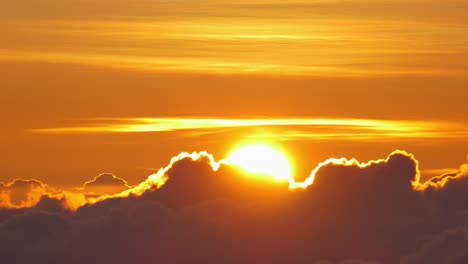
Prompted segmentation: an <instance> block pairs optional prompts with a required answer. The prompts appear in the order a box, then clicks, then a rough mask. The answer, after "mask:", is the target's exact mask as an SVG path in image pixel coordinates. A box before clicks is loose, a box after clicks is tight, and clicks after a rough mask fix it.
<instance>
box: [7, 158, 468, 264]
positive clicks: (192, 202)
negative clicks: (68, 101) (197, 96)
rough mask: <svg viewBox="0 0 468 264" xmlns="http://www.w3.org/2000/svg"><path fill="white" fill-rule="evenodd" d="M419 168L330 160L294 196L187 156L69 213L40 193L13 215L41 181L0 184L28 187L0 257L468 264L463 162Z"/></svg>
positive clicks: (394, 162)
mask: <svg viewBox="0 0 468 264" xmlns="http://www.w3.org/2000/svg"><path fill="white" fill-rule="evenodd" d="M418 165H419V164H418V161H417V160H416V159H415V158H414V157H413V156H412V155H411V154H408V153H406V152H404V151H394V152H393V153H391V154H390V155H389V156H388V157H387V158H386V159H381V160H375V161H370V162H367V163H360V162H358V161H356V160H346V159H330V160H328V161H325V162H323V163H321V164H320V165H319V166H318V167H317V168H316V169H315V170H314V171H313V172H312V173H311V176H310V177H309V178H308V180H306V181H305V182H304V183H303V186H300V187H299V186H291V185H290V184H289V183H288V182H279V181H272V180H270V179H267V178H264V177H263V178H262V177H251V176H249V175H246V173H245V172H242V171H240V170H238V169H236V168H234V167H232V166H230V165H229V164H225V163H223V162H216V161H215V160H214V158H213V156H211V155H210V154H208V153H206V152H201V153H192V154H189V153H182V154H180V155H178V156H176V157H174V158H173V159H172V160H171V162H170V164H169V165H168V166H167V167H165V168H162V169H161V170H160V171H159V172H158V173H156V174H154V175H151V176H150V177H149V178H148V179H147V180H146V181H145V182H143V183H141V184H139V185H137V186H134V187H132V188H128V187H129V186H126V188H128V189H127V190H124V191H123V192H120V193H118V194H112V195H109V194H106V195H102V196H100V197H99V198H96V197H93V198H92V199H91V198H88V200H87V203H86V204H84V205H83V206H81V207H77V209H76V210H75V211H70V210H67V208H66V207H63V204H64V203H63V200H60V199H59V198H60V197H59V198H54V197H52V196H47V195H43V196H42V197H41V198H40V199H39V201H38V203H37V204H36V205H34V206H32V207H28V208H18V207H20V205H21V204H22V201H29V200H31V199H29V198H28V197H32V196H31V195H29V194H27V193H28V192H27V191H24V190H36V189H37V188H38V186H39V187H40V186H42V185H43V184H41V183H38V182H26V181H25V182H19V183H15V184H2V187H1V188H2V195H5V193H7V191H11V190H12V188H13V186H14V185H16V186H27V188H23V187H22V188H23V189H21V188H20V189H21V190H23V191H22V192H20V194H21V195H19V194H15V195H14V197H13V196H12V197H10V198H9V200H8V201H9V203H14V204H15V206H14V207H13V206H5V205H2V206H3V207H8V208H4V209H1V210H0V238H2V239H0V254H1V256H2V260H4V261H5V262H6V263H31V262H35V263H51V262H66V263H85V262H90V261H92V262H96V263H155V262H156V263H194V262H196V263H389V264H393V263H402V264H403V263H404V264H409V263H465V262H467V261H468V254H467V253H466V247H467V245H468V242H467V241H468V239H467V237H468V236H467V230H468V225H467V223H468V221H467V220H468V210H467V209H468V208H467V206H466V204H467V202H468V177H467V176H468V174H467V172H468V170H467V166H468V164H463V165H462V166H461V168H460V170H459V171H458V172H456V173H453V174H446V175H442V176H438V177H434V178H433V179H430V180H429V181H427V182H424V183H421V182H420V177H419V168H418ZM108 180H111V181H110V182H112V183H118V184H117V186H122V183H123V180H121V179H119V178H117V177H115V176H109V175H107V176H105V175H101V176H98V177H96V178H95V179H94V180H92V181H90V182H88V183H87V184H85V187H91V186H92V185H91V184H93V183H96V182H101V181H102V182H105V183H106V184H107V183H109V182H108ZM309 183H310V184H309ZM119 184H120V185H119ZM124 186H125V184H124ZM15 188H19V187H15ZM41 188H42V187H41ZM15 190H16V189H15ZM34 192H36V191H34ZM25 193H26V194H25ZM40 193H41V192H40ZM3 197H4V196H2V201H6V200H4V198H3ZM28 199H29V200H28ZM61 199H66V198H63V197H62V198H61ZM34 201H36V200H34ZM23 205H26V202H23ZM28 205H30V204H28Z"/></svg>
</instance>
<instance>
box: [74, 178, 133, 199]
mask: <svg viewBox="0 0 468 264" xmlns="http://www.w3.org/2000/svg"><path fill="white" fill-rule="evenodd" d="M129 188H131V186H130V185H129V184H128V183H127V181H125V180H124V179H122V178H119V177H117V176H115V175H113V174H111V173H103V174H100V175H98V176H97V177H94V179H92V180H90V181H87V182H85V183H84V184H83V192H84V193H87V194H91V195H106V194H107V195H110V194H116V193H120V192H123V191H125V190H128V189H129Z"/></svg>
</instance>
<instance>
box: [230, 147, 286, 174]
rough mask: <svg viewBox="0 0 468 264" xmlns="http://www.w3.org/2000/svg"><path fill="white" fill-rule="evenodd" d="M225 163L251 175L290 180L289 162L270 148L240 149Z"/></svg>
mask: <svg viewBox="0 0 468 264" xmlns="http://www.w3.org/2000/svg"><path fill="white" fill-rule="evenodd" d="M225 162H226V163H228V164H232V165H236V166H238V167H240V168H241V169H243V170H245V171H247V172H250V173H253V174H261V175H271V176H272V177H273V178H274V179H276V180H288V181H291V180H292V169H291V165H290V163H289V160H288V159H287V158H286V156H285V155H284V154H283V153H281V152H280V151H279V150H277V149H275V148H273V147H270V146H265V145H249V146H245V147H241V148H239V149H237V150H235V151H234V152H233V153H232V154H231V155H229V157H228V158H227V159H226V160H225Z"/></svg>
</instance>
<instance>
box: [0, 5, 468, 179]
mask: <svg viewBox="0 0 468 264" xmlns="http://www.w3.org/2000/svg"><path fill="white" fill-rule="evenodd" d="M421 7H424V8H421ZM467 8H468V4H467V2H466V1H463V0H448V1H430V0H412V1H403V0H374V1H370V0H369V1H367V0H365V1H358V0H341V1H340V0H329V1H327V0H317V1H316V0H313V1H280V0H271V1H244V0H241V1H208V0H203V1H188V0H176V1H159V0H157V1H148V0H137V1H126V0H117V1H109V0H104V1H97V2H96V1H87V0H70V1H57V0H45V1H34V0H18V1H8V2H6V3H4V4H3V5H2V8H1V10H0V23H1V25H2V27H0V80H1V84H0V85H1V91H2V96H1V99H0V103H1V104H0V110H1V111H0V113H1V117H2V125H1V127H2V129H1V131H0V144H1V149H2V159H1V160H0V168H1V170H2V178H0V182H1V181H3V182H8V181H11V180H13V179H16V178H27V179H29V178H35V179H40V180H42V181H45V182H50V183H51V184H53V185H54V184H55V185H58V186H67V187H76V186H81V185H82V183H83V182H85V181H88V180H90V179H93V178H94V177H96V176H97V175H98V174H100V173H104V172H108V173H114V174H116V175H118V176H120V177H122V178H124V179H125V180H127V181H128V182H129V183H131V184H136V183H139V182H140V181H141V180H142V179H145V178H146V177H147V175H148V174H150V173H151V172H152V171H151V170H152V169H155V168H156V169H157V168H160V167H161V166H164V165H166V164H167V161H168V160H169V159H170V158H171V157H172V156H174V155H176V154H178V153H179V152H181V151H201V150H207V151H209V152H210V153H213V154H214V155H215V157H217V158H218V159H222V158H225V156H226V155H227V153H229V152H230V151H232V149H233V148H234V147H235V146H237V145H239V144H243V143H245V142H250V143H257V142H259V143H266V144H274V145H278V146H281V148H282V149H285V150H286V151H287V152H288V153H289V155H290V157H291V159H292V161H293V163H294V166H295V169H296V170H295V171H296V174H297V175H296V177H297V178H306V177H307V176H308V175H309V173H310V171H311V170H312V169H313V168H314V167H315V166H316V165H317V164H318V163H319V162H321V161H323V160H325V159H327V158H329V157H342V156H344V157H348V158H353V157H355V158H360V159H362V160H370V159H373V158H375V157H384V156H386V155H387V154H388V153H390V152H391V151H393V150H394V149H404V150H407V151H409V152H411V153H413V154H415V156H416V158H417V159H418V160H419V161H420V163H421V167H422V169H423V175H425V174H424V173H425V172H426V176H429V175H437V174H439V172H441V171H450V169H454V170H456V169H457V168H458V166H459V165H460V164H461V163H463V162H465V160H466V155H467V154H468V153H467V146H468V141H467V138H468V137H467V133H468V132H467V131H468V129H467V126H468V124H467V116H468V110H467V108H466V106H465V105H466V102H467V101H468V93H467V88H466V87H468V75H467V74H468V64H467V62H468V17H467V16H466V14H465V10H466V9H467Z"/></svg>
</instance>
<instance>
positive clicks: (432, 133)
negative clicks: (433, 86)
mask: <svg viewBox="0 0 468 264" xmlns="http://www.w3.org/2000/svg"><path fill="white" fill-rule="evenodd" d="M90 122H91V124H90ZM93 123H94V124H93ZM249 127H265V128H270V130H271V132H270V133H268V134H266V135H260V137H275V138H286V139H297V138H315V139H321V140H343V139H347V140H361V141H362V140H379V139H380V140H382V139H388V138H391V139H408V138H411V139H415V138H418V139H427V138H436V139H437V138H438V139H442V138H443V139H455V138H465V137H466V136H467V133H466V132H460V131H465V130H466V126H465V125H464V124H459V123H455V122H445V121H436V120H432V121H422V120H419V121H418V120H379V119H338V118H334V119H333V118H330V119H319V118H296V119H294V118H288V119H278V118H277V119H274V118H264V119H262V118H256V119H255V118H250V119H249V118H244V119H232V118H97V119H93V120H88V121H87V124H86V125H85V126H75V127H55V128H44V129H32V130H30V131H31V132H35V133H51V134H80V133H141V132H167V131H181V132H185V133H186V135H199V134H197V133H196V132H199V133H204V132H212V133H216V131H217V130H219V129H224V128H231V129H232V128H249ZM288 127H293V129H288ZM275 128H281V131H279V130H278V131H277V130H275ZM194 131H195V132H194ZM256 136H257V137H258V136H259V135H256Z"/></svg>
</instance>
